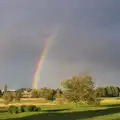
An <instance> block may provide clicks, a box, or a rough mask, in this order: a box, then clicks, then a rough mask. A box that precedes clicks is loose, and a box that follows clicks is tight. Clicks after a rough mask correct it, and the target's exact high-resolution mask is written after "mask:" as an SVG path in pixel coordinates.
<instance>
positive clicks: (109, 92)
mask: <svg viewBox="0 0 120 120" xmlns="http://www.w3.org/2000/svg"><path fill="white" fill-rule="evenodd" d="M119 94H120V88H119V87H116V86H106V87H98V88H96V95H97V96H98V97H119Z"/></svg>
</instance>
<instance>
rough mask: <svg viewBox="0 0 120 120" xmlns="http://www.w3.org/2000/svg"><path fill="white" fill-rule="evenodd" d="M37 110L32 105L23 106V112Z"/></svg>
mask: <svg viewBox="0 0 120 120" xmlns="http://www.w3.org/2000/svg"><path fill="white" fill-rule="evenodd" d="M36 110H37V108H36V106H34V105H29V106H24V112H32V111H36Z"/></svg>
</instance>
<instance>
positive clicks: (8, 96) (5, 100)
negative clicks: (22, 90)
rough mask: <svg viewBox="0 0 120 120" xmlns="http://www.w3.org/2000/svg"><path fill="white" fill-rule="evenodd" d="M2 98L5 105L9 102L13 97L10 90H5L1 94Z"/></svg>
mask: <svg viewBox="0 0 120 120" xmlns="http://www.w3.org/2000/svg"><path fill="white" fill-rule="evenodd" d="M3 99H4V103H5V105H7V104H9V103H10V102H12V101H13V99H14V97H13V94H12V93H11V92H6V93H5V94H4V95H3Z"/></svg>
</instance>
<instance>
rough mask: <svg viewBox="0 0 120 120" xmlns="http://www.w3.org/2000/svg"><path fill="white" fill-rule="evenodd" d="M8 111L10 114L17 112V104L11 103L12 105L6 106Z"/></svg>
mask: <svg viewBox="0 0 120 120" xmlns="http://www.w3.org/2000/svg"><path fill="white" fill-rule="evenodd" d="M8 112H9V113H12V114H16V113H18V112H19V109H18V107H17V106H14V105H12V106H10V107H9V108H8Z"/></svg>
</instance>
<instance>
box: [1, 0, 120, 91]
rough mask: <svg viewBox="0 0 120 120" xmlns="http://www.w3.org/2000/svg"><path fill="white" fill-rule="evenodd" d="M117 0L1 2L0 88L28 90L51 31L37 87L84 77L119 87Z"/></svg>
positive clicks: (3, 0)
mask: <svg viewBox="0 0 120 120" xmlns="http://www.w3.org/2000/svg"><path fill="white" fill-rule="evenodd" d="M119 5H120V1H119V0H0V86H1V87H3V86H4V84H6V83H7V85H8V88H11V89H18V88H21V87H22V88H23V87H27V88H29V87H31V86H32V81H33V76H34V73H35V70H36V67H37V64H38V62H39V58H40V55H41V52H42V49H43V44H44V42H45V41H46V39H47V38H48V36H51V35H52V34H53V33H54V31H56V29H57V32H55V34H56V37H55V39H54V41H53V42H52V45H51V47H50V48H49V50H48V51H47V54H46V57H45V61H44V64H43V68H42V71H41V76H40V80H39V83H38V86H39V88H40V87H54V88H57V87H59V86H60V83H61V80H64V79H67V78H70V77H71V76H73V75H76V74H79V73H83V72H87V73H89V74H90V75H91V76H92V77H93V80H94V82H95V84H96V86H105V85H117V86H119V85H120V53H119V52H120V33H119V31H120V7H119Z"/></svg>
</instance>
